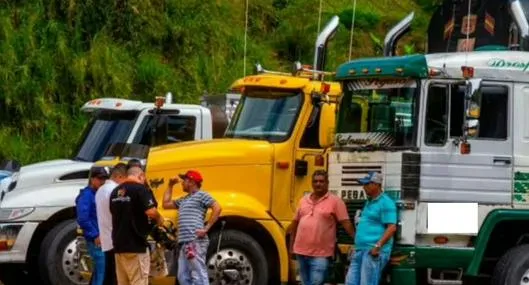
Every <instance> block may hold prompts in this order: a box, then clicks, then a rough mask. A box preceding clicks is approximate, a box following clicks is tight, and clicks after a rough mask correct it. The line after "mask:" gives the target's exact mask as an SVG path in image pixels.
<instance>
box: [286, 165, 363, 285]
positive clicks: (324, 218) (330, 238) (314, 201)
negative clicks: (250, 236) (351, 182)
mask: <svg viewBox="0 0 529 285" xmlns="http://www.w3.org/2000/svg"><path fill="white" fill-rule="evenodd" d="M312 189H313V191H312V193H311V194H310V195H307V196H305V197H303V198H302V199H301V201H300V202H299V206H298V209H297V211H296V216H295V217H294V220H293V221H292V234H291V240H290V244H291V245H292V250H291V252H293V253H294V254H295V255H296V256H297V259H298V262H299V271H300V275H301V283H302V284H303V285H322V284H324V282H325V278H326V275H327V268H328V266H329V261H330V259H331V258H332V257H333V256H334V253H335V246H336V227H337V224H338V223H339V224H341V225H342V226H343V227H344V229H345V231H346V232H347V233H348V234H349V235H350V236H354V229H353V224H352V223H351V220H350V219H349V214H348V213H347V208H346V206H345V203H344V202H343V200H342V199H340V198H339V197H338V196H336V195H334V194H331V193H329V177H328V175H327V172H325V171H324V170H316V171H314V173H313V174H312Z"/></svg>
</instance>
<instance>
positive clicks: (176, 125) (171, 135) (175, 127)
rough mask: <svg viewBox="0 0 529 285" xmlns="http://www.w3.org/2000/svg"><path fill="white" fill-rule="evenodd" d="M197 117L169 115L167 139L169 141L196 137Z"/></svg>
mask: <svg viewBox="0 0 529 285" xmlns="http://www.w3.org/2000/svg"><path fill="white" fill-rule="evenodd" d="M195 126H196V117H194V116H169V120H168V123H167V140H168V142H169V143H173V142H184V141H192V140H194V139H195Z"/></svg>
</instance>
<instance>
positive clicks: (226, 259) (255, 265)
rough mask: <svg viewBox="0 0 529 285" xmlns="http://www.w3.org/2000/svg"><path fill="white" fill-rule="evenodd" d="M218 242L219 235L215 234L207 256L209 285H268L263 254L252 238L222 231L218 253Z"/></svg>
mask: <svg viewBox="0 0 529 285" xmlns="http://www.w3.org/2000/svg"><path fill="white" fill-rule="evenodd" d="M218 242H219V232H216V233H214V234H213V235H211V236H210V244H209V248H208V254H207V266H208V275H209V281H210V284H212V285H217V284H219V285H220V284H234V285H235V284H237V285H239V284H241V285H242V284H245V285H246V284H247V285H266V284H268V276H269V273H268V262H267V260H266V254H265V252H264V250H263V248H262V247H261V246H260V245H259V243H257V241H255V239H253V238H252V237H251V236H249V235H248V234H245V233H243V232H241V231H238V230H225V231H223V232H222V240H221V242H220V250H219V252H217V245H218ZM222 280H224V282H222Z"/></svg>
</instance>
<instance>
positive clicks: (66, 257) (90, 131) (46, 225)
mask: <svg viewBox="0 0 529 285" xmlns="http://www.w3.org/2000/svg"><path fill="white" fill-rule="evenodd" d="M232 95H233V96H232V98H229V100H226V101H225V102H222V104H221V105H220V106H219V105H217V104H210V103H208V102H203V104H204V105H206V106H201V105H193V104H174V103H173V102H172V99H171V97H172V96H171V95H170V94H168V96H166V97H157V98H156V101H155V102H151V103H147V102H142V101H137V100H126V99H118V98H100V99H94V100H91V101H89V102H86V103H85V104H84V105H83V106H82V108H81V110H82V111H84V112H85V113H87V114H88V115H89V116H90V120H89V122H88V124H87V125H86V126H85V128H84V130H82V134H81V137H80V140H79V143H78V146H77V148H76V149H75V150H74V151H73V155H72V158H70V159H56V160H51V161H44V162H39V163H35V164H31V165H26V166H22V167H20V165H18V164H17V163H16V162H15V163H14V162H10V163H3V164H2V165H9V167H4V171H3V172H2V173H7V175H5V177H3V179H2V180H0V187H1V188H0V190H1V191H0V237H1V239H0V263H26V264H29V265H30V267H31V268H32V269H35V270H34V271H36V272H34V273H37V275H39V277H40V278H41V280H46V282H48V283H50V284H86V283H87V282H88V281H87V280H85V279H83V276H81V275H80V273H79V269H78V262H79V255H78V252H77V251H76V250H75V249H76V239H75V231H76V222H75V208H74V207H75V204H74V200H75V197H76V196H77V194H78V193H79V190H80V189H81V188H83V187H84V186H86V183H87V179H88V174H89V169H90V167H91V166H92V165H93V163H94V162H95V161H97V160H108V161H113V160H115V158H116V155H120V154H119V152H118V149H116V148H115V147H114V148H112V147H111V146H115V145H121V144H124V143H125V144H135V145H143V146H147V147H149V146H157V145H164V144H168V143H182V142H186V141H194V140H210V139H213V138H214V137H216V136H221V135H222V134H223V133H224V130H225V128H226V126H227V125H228V123H229V120H230V117H229V116H228V113H225V112H226V111H227V110H228V109H227V108H231V107H232V105H236V104H237V102H238V97H239V95H238V94H232ZM205 99H208V98H205ZM219 130H220V131H219ZM122 151H123V150H121V152H122ZM121 158H122V157H121ZM125 159H126V158H125ZM14 166H16V167H14ZM37 268H38V270H37Z"/></svg>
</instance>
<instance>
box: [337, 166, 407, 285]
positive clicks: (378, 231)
mask: <svg viewBox="0 0 529 285" xmlns="http://www.w3.org/2000/svg"><path fill="white" fill-rule="evenodd" d="M358 181H359V182H360V184H362V185H363V186H364V190H365V192H366V195H367V197H368V198H367V202H366V204H365V206H364V208H363V210H362V213H361V215H360V221H359V223H358V227H357V231H356V237H355V252H354V253H353V256H351V264H350V265H349V270H348V271H347V276H346V279H345V284H346V285H378V284H379V281H380V279H381V275H382V271H383V270H384V267H385V266H386V264H387V263H388V261H389V258H390V255H391V249H392V247H393V236H394V234H395V232H396V231H397V207H396V204H395V201H393V199H391V198H390V197H389V196H388V195H387V194H385V193H384V192H382V175H381V174H380V173H378V172H369V174H368V175H367V176H366V177H364V178H362V179H359V180H358Z"/></svg>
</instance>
